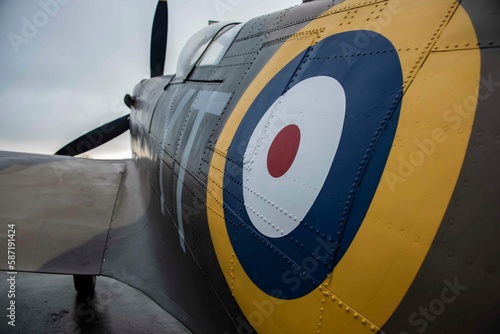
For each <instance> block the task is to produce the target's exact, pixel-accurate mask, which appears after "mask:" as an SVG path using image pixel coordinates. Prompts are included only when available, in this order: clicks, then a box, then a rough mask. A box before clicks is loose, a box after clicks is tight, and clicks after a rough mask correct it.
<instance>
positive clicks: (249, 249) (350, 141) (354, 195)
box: [224, 31, 403, 299]
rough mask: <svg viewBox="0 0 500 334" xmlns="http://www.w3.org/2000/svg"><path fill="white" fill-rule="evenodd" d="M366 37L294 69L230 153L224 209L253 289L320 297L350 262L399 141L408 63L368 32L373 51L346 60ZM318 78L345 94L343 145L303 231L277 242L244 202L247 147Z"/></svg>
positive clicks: (317, 52) (332, 45)
mask: <svg viewBox="0 0 500 334" xmlns="http://www.w3.org/2000/svg"><path fill="white" fill-rule="evenodd" d="M360 33H362V32H361V31H350V32H345V33H340V34H337V35H333V36H331V37H328V38H325V39H323V40H322V41H321V42H319V43H318V44H316V45H315V46H314V47H311V48H309V49H308V50H306V51H304V52H302V53H301V54H299V55H298V56H297V57H295V58H294V59H293V60H292V61H291V62H290V63H288V64H287V65H286V66H285V67H284V68H283V69H282V70H281V71H280V72H279V73H278V74H277V75H276V76H275V77H274V78H272V79H271V80H270V81H269V83H268V84H267V85H266V87H265V88H264V89H263V90H262V91H261V92H260V94H259V95H258V96H257V98H256V99H255V101H254V102H253V103H252V105H251V106H250V108H249V110H248V111H247V113H246V114H245V116H244V118H243V120H242V122H241V124H240V125H239V127H238V130H237V131H236V134H235V136H234V138H233V141H232V143H231V145H230V147H229V150H228V156H227V163H226V167H225V175H224V203H225V221H226V227H227V231H228V234H229V237H230V240H231V243H232V247H233V249H234V251H235V254H236V256H237V257H238V260H239V261H240V263H241V265H242V266H243V268H244V269H245V272H246V273H247V275H248V276H249V277H250V279H251V280H252V282H253V283H254V284H255V285H256V286H258V287H259V288H260V289H261V290H262V291H264V292H265V293H267V294H269V295H273V296H279V298H281V299H294V298H299V297H302V296H305V295H307V294H308V293H310V292H311V291H313V290H314V289H315V288H316V287H318V286H319V285H320V284H321V283H322V282H323V281H324V280H325V279H326V277H327V276H328V274H330V273H331V272H332V270H333V268H334V267H335V265H336V264H337V263H338V262H339V261H340V259H341V258H342V256H343V255H344V254H345V252H346V251H347V249H348V247H349V245H350V244H351V242H352V240H353V239H354V237H355V235H356V233H357V231H358V229H359V227H360V226H361V223H362V221H363V219H364V217H365V215H366V212H367V210H368V208H369V206H370V203H371V201H372V198H373V196H374V194H375V190H376V188H377V185H378V183H379V181H380V178H381V175H382V172H383V169H384V166H385V163H386V161H387V158H388V155H389V152H390V149H391V146H392V143H393V140H394V136H395V133H396V128H397V122H398V119H399V113H400V109H401V105H400V98H401V89H402V86H403V75H402V70H401V64H400V60H399V57H398V54H397V52H396V51H395V50H394V46H393V45H392V43H391V42H390V41H389V40H388V39H386V38H385V37H383V36H382V35H380V34H377V33H374V32H364V34H365V35H368V36H370V38H371V39H370V42H369V44H368V45H367V46H366V47H365V48H363V49H362V50H359V52H358V51H355V52H354V53H353V52H347V53H346V52H344V51H345V50H353V49H354V48H355V45H356V37H359V34H360ZM315 76H329V77H332V78H334V79H336V80H337V81H338V82H339V83H340V84H341V85H342V87H343V88H344V91H345V94H346V116H345V122H344V128H343V131H342V135H341V139H340V144H339V147H338V151H337V153H336V156H335V158H334V161H333V163H332V165H331V168H330V171H329V174H328V176H327V179H326V181H325V183H324V186H323V188H322V189H321V191H320V193H319V195H318V197H317V199H316V200H315V202H314V204H313V206H312V207H311V209H310V211H309V212H308V213H307V215H306V216H305V217H304V219H303V221H302V223H301V224H300V225H299V226H298V227H297V228H296V229H295V230H293V231H292V232H291V233H289V234H288V235H286V236H284V237H282V238H269V237H267V236H265V235H263V234H262V233H260V232H259V231H258V230H257V229H256V228H255V227H254V226H253V224H252V222H251V220H250V218H249V217H248V214H247V212H246V208H245V206H244V202H243V200H242V199H243V198H244V197H243V189H242V184H243V170H242V166H243V154H244V152H245V150H246V146H245V145H243V146H245V147H242V145H241V143H248V142H249V140H250V137H251V135H252V133H253V131H254V129H255V127H256V126H257V124H258V123H259V121H260V120H261V118H262V116H263V115H264V114H265V112H266V111H267V110H268V109H269V107H270V106H271V105H272V104H273V103H274V102H275V101H276V100H277V99H278V98H279V97H280V96H281V95H282V94H284V93H285V92H286V91H287V90H289V89H291V88H292V87H293V86H295V85H296V84H297V83H299V82H301V81H303V80H306V79H308V78H311V77H315ZM290 78H293V80H290ZM311 103H314V101H311ZM318 142H319V141H318ZM319 148H320V147H319ZM300 158H301V157H300V156H297V157H296V159H300ZM361 181H362V182H361ZM264 195H266V196H268V194H264ZM268 197H269V196H268ZM325 217H328V219H325Z"/></svg>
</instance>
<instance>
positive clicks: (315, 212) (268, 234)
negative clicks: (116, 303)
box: [0, 0, 500, 334]
mask: <svg viewBox="0 0 500 334" xmlns="http://www.w3.org/2000/svg"><path fill="white" fill-rule="evenodd" d="M499 13H500V4H499V3H498V1H495V0H484V1H473V0H464V1H461V2H460V3H458V2H456V1H454V0H441V1H435V0H421V1H409V0H408V1H406V0H405V1H403V0H401V1H392V0H390V1H379V0H373V1H364V2H363V1H361V2H359V1H351V0H347V1H345V2H342V3H339V4H337V3H336V2H332V1H313V2H310V3H304V4H302V5H299V6H296V7H293V8H290V9H287V10H284V11H281V12H277V13H273V14H268V15H265V16H261V17H258V18H255V19H253V20H251V21H249V22H247V23H245V25H244V26H243V28H242V29H241V31H240V32H239V34H238V35H237V37H236V39H235V40H234V42H233V43H232V44H231V46H230V48H229V49H228V51H227V52H226V53H225V55H224V57H223V58H222V60H221V61H220V62H219V64H217V65H213V66H197V67H195V68H194V69H193V70H192V71H191V72H190V74H189V76H188V77H187V78H186V80H184V81H183V82H178V81H176V80H172V79H173V78H172V76H159V77H155V78H153V79H150V80H147V81H144V82H143V83H141V84H139V85H138V86H137V87H136V89H135V90H134V94H133V95H134V98H135V102H134V105H133V108H132V112H131V116H130V121H131V123H130V129H131V140H132V149H133V154H134V157H133V159H132V160H131V161H126V162H124V163H122V164H121V165H117V164H116V162H108V163H106V162H103V163H102V166H99V168H101V169H102V171H101V172H98V173H109V172H110V170H112V169H113V168H115V169H120V170H123V169H124V173H123V174H122V175H123V176H122V177H121V181H120V186H119V189H118V191H117V192H116V195H115V196H116V200H115V202H114V206H113V212H112V215H111V218H109V221H110V222H109V230H108V231H101V232H97V234H96V236H95V237H93V238H92V239H90V240H89V241H88V242H86V243H83V244H81V243H79V242H74V243H73V246H72V247H71V248H70V245H65V246H64V247H68V249H67V251H66V252H64V253H62V254H60V255H59V256H56V257H54V258H53V259H51V260H50V261H48V262H46V263H45V264H44V265H42V266H41V267H38V268H37V267H32V269H31V270H32V271H38V272H58V273H67V274H81V273H82V271H83V273H85V270H86V269H85V268H86V266H91V267H92V268H95V264H96V263H99V262H101V261H102V266H101V268H100V274H101V275H104V276H109V277H114V278H116V279H118V280H120V281H122V282H125V283H128V284H130V285H132V286H134V287H136V288H138V289H140V290H142V291H144V292H145V293H146V294H148V295H149V296H150V297H151V298H153V299H154V300H155V301H157V302H158V303H159V304H160V305H161V306H162V307H164V308H165V309H167V310H168V311H169V312H171V313H172V314H173V315H174V316H175V317H176V318H177V319H179V320H180V321H181V322H182V323H183V324H185V325H186V326H187V328H189V329H190V330H191V331H192V332H194V333H254V332H258V333H311V332H316V333H322V332H323V333H356V334H358V333H377V332H378V333H398V334H402V333H498V332H499V331H500V318H499V316H498V315H499V314H500V284H499V282H500V279H499V274H500V248H499V245H498V240H499V238H500V229H499V228H498V224H499V222H500V210H499V209H498V203H499V199H500V179H499V178H498V176H497V174H498V170H500V159H499V156H500V114H499V113H498V112H497V110H496V108H497V106H498V105H499V104H500V93H499V91H498V90H499V88H500V67H499V66H498V64H499V62H500V48H499V47H500V36H499V33H500V20H499V15H500V14H499ZM319 83H321V86H318V85H319ZM323 90H326V91H327V92H331V93H326V94H325V93H323ZM317 92H320V93H317ZM315 94H316V95H315ZM304 101H305V102H304ZM333 110H336V111H335V112H337V114H336V116H335V117H336V118H332V119H335V120H336V121H331V122H333V123H332V124H331V131H327V130H328V128H329V127H326V129H327V130H325V131H326V132H324V130H321V129H323V127H322V126H321V123H322V122H326V121H325V120H326V119H329V118H328V117H326V116H325V115H327V114H328V113H329V112H333ZM325 113H326V114H325ZM315 121H318V123H314V122H315ZM315 124H316V125H315ZM315 129H317V130H316V131H315ZM299 132H300V135H299ZM277 138H279V140H278V139H277ZM283 138H284V139H283ZM287 138H288V139H290V138H292V139H293V140H291V141H290V140H289V141H287V140H286V139H287ZM336 138H337V139H336ZM287 142H293V143H295V144H293V145H292V144H290V145H288V146H287V144H286V143H287ZM310 142H312V143H315V145H316V146H315V149H307V150H305V149H303V147H308V148H309V147H311V146H308V145H312V144H308V143H310ZM333 143H336V144H333ZM271 147H273V149H272V150H271ZM276 147H277V148H276ZM269 152H278V153H277V154H278V157H276V156H270V155H269ZM280 152H281V153H280ZM11 155H13V154H12V153H3V155H2V156H3V157H6V158H5V159H7V160H4V161H7V162H6V163H4V164H1V165H0V167H1V169H0V173H1V174H2V175H7V174H8V173H15V172H16V170H17V169H16V168H17V167H16V166H23V165H24V166H25V165H27V164H31V165H34V166H35V167H36V166H39V167H37V168H40V166H42V167H43V165H44V164H47V163H52V162H51V160H50V159H61V158H50V159H49V158H48V157H44V156H36V155H27V156H25V157H24V158H21V159H17V158H15V156H14V157H11ZM329 156H331V157H329ZM9 157H10V158H9ZM280 157H283V159H281V158H280ZM9 159H10V160H9ZM26 159H30V160H29V161H30V162H29V163H27V162H26ZM47 159H49V160H47ZM0 161H1V160H0ZM64 161H72V160H71V159H70V158H69V159H68V160H64ZM89 164H90V162H89ZM106 164H109V168H107V167H106V166H107V165H106ZM113 164H114V165H113ZM123 164H125V166H123ZM325 164H326V166H325ZM81 165H82V166H83V167H82V166H79V165H78V164H75V165H74V168H75V173H76V174H75V177H78V178H81V179H84V178H85V177H87V176H86V174H85V173H86V172H85V168H86V166H87V163H86V162H81ZM266 166H267V167H266ZM271 167H272V168H271ZM51 168H52V169H53V170H54V171H56V172H57V171H58V170H59V168H60V167H58V166H57V165H56V166H54V165H51ZM266 168H267V169H269V171H271V170H272V171H273V172H272V173H271V172H270V174H271V176H270V177H269V178H268V176H267V175H266ZM117 173H118V172H117ZM266 178H267V179H266ZM283 178H284V179H283ZM260 179H265V180H268V181H266V182H265V183H264V184H263V183H259V180H260ZM283 180H285V181H283ZM33 182H35V185H34V186H33V188H32V189H31V190H30V191H40V190H39V187H38V188H37V187H36V180H35V181H33ZM82 182H83V181H82ZM112 183H113V184H115V183H116V180H115V179H113V181H112ZM255 184H257V185H259V186H254V185H255ZM273 184H274V185H273ZM283 184H285V186H283ZM313 184H314V185H315V186H312V185H313ZM15 187H16V184H15V183H13V184H11V183H8V182H6V181H2V183H1V184H0V194H1V199H2V201H4V200H5V199H6V198H9V193H10V192H11V191H12V189H13V188H15ZM47 187H50V185H47ZM37 189H38V190H37ZM96 189H98V188H96ZM263 189H264V190H263ZM291 189H293V191H292V190H291ZM52 191H55V192H57V187H53V188H52ZM75 191H76V190H75ZM96 191H97V193H100V191H99V190H96ZM33 200H35V199H33ZM98 200H99V199H98V198H97V199H96V201H98ZM57 205H58V203H53V206H54V207H57ZM59 205H61V206H62V205H63V204H59ZM85 205H86V206H92V203H90V204H89V203H83V204H82V207H83V206H85ZM266 210H267V211H266ZM13 211H15V210H13ZM35 213H36V212H35ZM35 213H34V214H35ZM19 217H20V214H19V215H17V216H16V213H15V212H13V213H9V215H8V216H6V215H1V221H2V223H4V224H7V223H8V222H12V221H15V220H16V219H18V218H19ZM36 218H37V217H30V219H36ZM44 219H50V217H49V218H47V217H44ZM67 225H68V226H66V227H65V228H64V231H65V233H66V234H67V236H68V237H69V236H71V235H72V226H71V224H69V223H67ZM290 225H293V227H291V228H290V227H289V226H290ZM101 226H102V223H100V225H99V228H100V227H101ZM17 237H18V238H20V239H21V240H22V238H24V236H23V233H22V231H20V232H19V233H18V236H17ZM0 240H1V241H2V244H3V243H4V241H5V237H2V238H1V239H0ZM104 240H106V241H104ZM21 242H22V241H21ZM103 243H105V244H103ZM69 244H71V243H69ZM95 244H98V245H101V246H104V247H105V250H104V251H102V253H101V254H102V256H98V255H95V256H93V257H92V258H91V259H90V260H88V261H87V262H88V263H87V262H86V263H81V264H79V265H77V266H76V267H77V268H76V269H75V268H74V263H72V265H69V264H67V263H68V262H69V260H68V259H70V258H71V256H74V254H88V253H89V252H90V249H94V247H93V246H92V247H90V246H89V245H95ZM23 245H26V247H29V243H24V244H23ZM35 254H36V252H35ZM70 255H71V256H70ZM21 261H22V260H21ZM32 262H33V263H34V262H35V261H32ZM1 265H3V264H1ZM2 269H5V268H2ZM87 274H94V272H91V271H90V270H89V271H87Z"/></svg>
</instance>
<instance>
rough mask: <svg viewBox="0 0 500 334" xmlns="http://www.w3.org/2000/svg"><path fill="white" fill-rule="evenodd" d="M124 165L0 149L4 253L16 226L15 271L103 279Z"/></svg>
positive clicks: (1, 246) (0, 218) (4, 263)
mask: <svg viewBox="0 0 500 334" xmlns="http://www.w3.org/2000/svg"><path fill="white" fill-rule="evenodd" d="M126 165H127V161H126V160H122V161H120V160H118V161H99V160H88V159H78V158H68V157H60V156H52V155H39V154H27V153H14V152H3V151H0V229H1V230H0V249H7V242H8V235H7V230H8V225H10V226H12V224H13V225H14V226H15V246H16V248H15V252H16V263H15V270H16V271H31V272H44V273H59V274H73V275H99V274H100V271H101V266H102V262H103V258H104V250H105V246H106V240H107V235H108V230H109V227H110V224H111V221H112V219H113V212H114V208H115V203H116V199H117V196H118V192H119V189H120V185H121V183H122V181H123V179H124V174H125V170H126ZM62 254H64V256H63V257H61V255H62ZM55 259H57V260H55ZM11 269H12V268H8V265H7V261H1V262H0V270H11Z"/></svg>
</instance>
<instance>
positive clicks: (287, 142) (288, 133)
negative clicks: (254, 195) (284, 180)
mask: <svg viewBox="0 0 500 334" xmlns="http://www.w3.org/2000/svg"><path fill="white" fill-rule="evenodd" d="M299 145H300V129H299V127H298V126H297V125H295V124H291V125H288V126H286V127H285V128H283V129H282V130H281V131H280V132H279V133H278V135H277V136H276V138H274V140H273V142H272V144H271V147H270V148H269V152H268V153H267V170H268V171H269V174H271V176H272V177H275V178H278V177H282V176H283V175H284V174H285V173H286V172H287V171H288V170H289V169H290V167H292V164H293V161H294V160H295V157H296V156H297V152H298V151H299Z"/></svg>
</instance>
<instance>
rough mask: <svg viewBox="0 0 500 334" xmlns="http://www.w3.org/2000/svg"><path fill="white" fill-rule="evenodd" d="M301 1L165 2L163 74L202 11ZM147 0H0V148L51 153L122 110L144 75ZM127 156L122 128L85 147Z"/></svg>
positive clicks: (214, 14)
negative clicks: (166, 30) (116, 135)
mask: <svg viewBox="0 0 500 334" xmlns="http://www.w3.org/2000/svg"><path fill="white" fill-rule="evenodd" d="M301 2H302V1H301V0H273V1H269V0H170V1H169V11H170V23H169V29H170V30H169V45H168V52H167V62H166V73H174V71H175V66H176V63H177V57H178V54H179V52H180V50H181V48H182V46H183V45H184V43H185V42H186V41H187V39H188V38H189V37H190V36H191V35H192V34H193V33H195V32H196V31H198V30H199V29H200V28H202V27H204V26H205V25H206V24H207V22H208V20H209V19H212V20H219V21H223V20H234V21H242V22H244V21H247V20H249V19H250V18H252V17H255V16H258V15H261V14H266V13H269V12H273V11H276V10H280V9H283V8H287V7H290V6H293V5H296V4H299V3H301ZM156 4H157V1H156V0H105V1H102V0H85V1H77V0H23V1H16V0H0V105H1V109H0V150H7V151H21V152H34V153H44V154H53V153H54V152H55V151H57V150H58V149H59V148H61V147H62V146H64V145H65V144H66V143H68V142H70V141H72V140H73V139H75V138H77V137H79V136H80V135H82V134H84V133H86V132H87V131H89V130H91V129H94V128H96V127H98V126H99V125H102V124H104V123H106V122H108V121H111V120H113V119H115V118H118V117H120V116H122V115H124V114H126V113H128V109H127V107H125V106H124V105H123V103H122V99H123V96H124V95H125V94H126V93H130V92H132V89H133V87H134V86H135V84H137V83H138V82H139V81H140V80H141V79H143V78H147V77H148V76H149V73H148V72H149V46H150V45H149V44H150V34H151V25H152V21H153V16H154V11H155V8H156ZM89 154H90V155H91V156H92V157H94V158H108V159H114V158H124V157H130V144H129V134H128V132H126V133H125V134H123V135H122V136H120V137H119V138H117V139H115V140H114V141H112V142H110V143H108V144H106V145H103V146H102V147H101V148H99V149H97V150H93V151H91V152H89Z"/></svg>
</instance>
